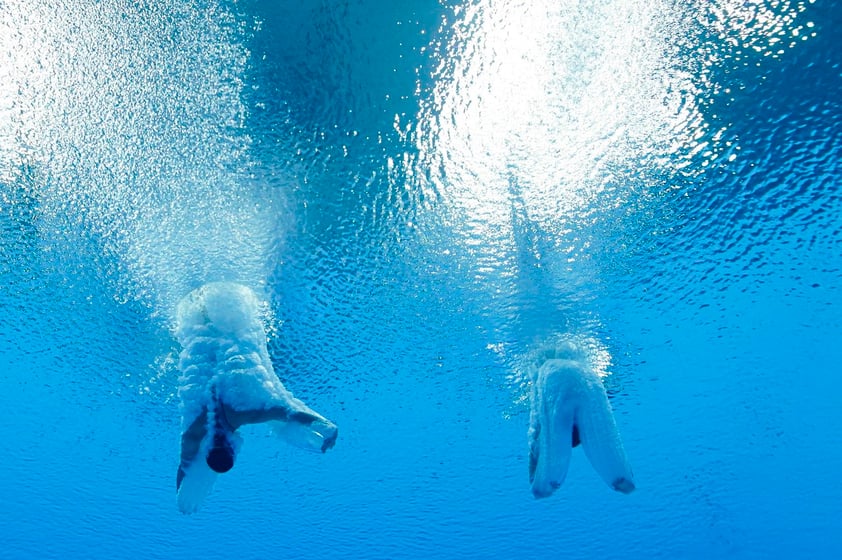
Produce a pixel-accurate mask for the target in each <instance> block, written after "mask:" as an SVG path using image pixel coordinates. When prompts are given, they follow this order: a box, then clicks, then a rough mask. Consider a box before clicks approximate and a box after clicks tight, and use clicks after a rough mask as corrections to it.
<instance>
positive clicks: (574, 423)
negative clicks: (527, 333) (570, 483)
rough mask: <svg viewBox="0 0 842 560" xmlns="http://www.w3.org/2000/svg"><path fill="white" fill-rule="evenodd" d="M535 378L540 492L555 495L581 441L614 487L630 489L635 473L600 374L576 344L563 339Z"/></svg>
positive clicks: (533, 468) (534, 472)
mask: <svg viewBox="0 0 842 560" xmlns="http://www.w3.org/2000/svg"><path fill="white" fill-rule="evenodd" d="M552 354H553V355H550V356H546V360H545V361H543V362H542V363H541V364H540V367H538V369H537V373H536V375H535V378H534V379H533V382H532V394H531V399H530V400H531V411H530V416H529V482H530V483H531V484H532V494H533V495H534V496H535V497H536V498H546V497H549V496H550V495H552V493H553V492H555V491H556V490H557V489H558V488H560V487H561V484H562V483H563V482H564V479H565V478H566V477H567V469H568V467H569V465H570V457H571V454H572V449H573V448H574V447H577V446H578V445H579V444H581V445H582V447H583V448H584V450H585V455H587V457H588V459H589V460H590V463H591V465H592V466H593V468H594V470H595V471H596V472H597V473H598V474H599V475H600V476H601V477H602V479H603V480H604V481H605V482H606V483H607V484H608V485H609V486H611V488H613V489H614V490H616V491H618V492H622V493H624V494H628V493H630V492H632V491H633V490H634V476H633V474H632V470H631V466H630V465H629V461H628V459H627V458H626V452H625V450H624V449H623V444H622V441H621V440H620V433H619V431H618V430H617V424H616V423H615V421H614V414H613V412H612V411H611V404H610V403H609V402H608V396H607V395H606V394H605V387H604V386H603V384H602V380H601V379H600V376H599V374H598V373H597V372H596V371H594V368H593V367H592V366H591V364H590V360H589V359H588V358H587V357H586V356H585V355H584V352H583V351H582V350H581V348H579V347H578V346H577V345H576V344H574V343H572V342H565V343H562V344H559V345H558V347H557V348H556V349H555V351H554V352H553V353H552Z"/></svg>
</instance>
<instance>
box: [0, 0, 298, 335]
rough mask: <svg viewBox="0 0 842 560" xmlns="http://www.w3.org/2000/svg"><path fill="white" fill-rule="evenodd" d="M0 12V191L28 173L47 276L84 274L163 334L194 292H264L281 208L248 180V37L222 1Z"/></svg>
mask: <svg viewBox="0 0 842 560" xmlns="http://www.w3.org/2000/svg"><path fill="white" fill-rule="evenodd" d="M3 11H4V16H5V17H4V22H3V24H4V27H5V28H4V29H3V32H2V33H0V37H2V38H0V41H2V43H3V44H2V49H0V50H3V51H9V52H15V56H14V57H12V58H11V59H10V60H11V62H10V64H9V65H8V66H6V67H5V68H4V70H3V77H4V80H2V81H3V83H4V85H3V86H0V87H3V88H4V91H3V94H4V95H2V96H0V97H2V98H3V99H11V100H12V103H11V107H8V106H7V107H2V108H0V138H2V139H3V140H4V142H2V144H4V148H3V149H4V151H3V152H2V153H0V169H1V170H2V171H0V176H2V177H3V179H4V180H9V181H14V180H15V176H16V174H19V173H20V172H21V169H25V168H26V169H31V170H32V172H33V175H34V177H35V180H34V181H32V187H31V188H32V191H33V192H32V193H31V194H32V195H33V199H34V200H35V201H36V204H37V215H38V228H39V233H40V235H41V237H42V239H43V245H44V249H45V251H48V252H51V253H52V254H54V255H55V254H60V255H62V258H63V259H64V261H63V262H61V263H60V265H61V266H60V267H58V268H61V269H62V270H65V271H67V272H66V274H69V275H72V274H73V273H74V271H76V270H79V269H88V268H91V267H93V268H98V270H96V271H95V272H94V274H95V275H97V276H98V277H99V279H100V281H101V283H102V284H105V285H109V284H111V285H110V286H109V289H111V290H113V293H114V297H115V298H116V299H117V300H118V301H129V300H135V301H141V302H143V303H145V304H147V305H148V306H150V307H151V309H152V311H153V313H156V314H160V315H162V316H163V317H164V318H165V319H170V318H171V316H172V312H173V310H174V307H175V304H176V303H177V302H178V300H179V299H180V298H181V297H182V296H183V295H184V294H185V293H187V292H188V291H190V290H191V289H193V288H195V287H196V286H197V285H200V284H201V283H204V282H206V281H210V280H232V279H237V280H240V281H243V282H246V283H248V284H249V285H252V286H255V287H258V286H260V285H262V283H263V282H264V279H265V278H266V273H265V272H266V270H265V269H266V264H265V262H266V259H267V255H268V254H269V252H270V251H271V250H272V249H277V245H278V244H279V243H281V241H280V239H279V237H280V236H279V235H278V233H279V231H280V229H281V227H280V226H281V224H279V223H278V216H279V215H280V214H281V206H282V201H281V200H280V199H279V197H278V195H277V193H272V192H269V191H268V190H266V189H264V188H262V187H261V186H260V185H258V184H257V182H256V181H255V180H253V179H252V175H253V173H252V169H253V167H254V165H255V163H254V162H253V161H252V160H251V158H250V155H249V146H250V139H249V137H248V134H247V132H246V131H245V128H244V127H245V117H246V113H247V111H246V107H245V106H244V104H243V102H242V90H243V87H244V86H243V76H244V73H245V69H246V65H247V60H248V56H249V53H248V51H247V50H246V48H245V47H244V43H245V40H246V38H247V36H248V27H247V26H246V25H245V23H246V22H244V21H243V20H242V19H241V18H239V16H238V15H237V14H236V13H235V12H233V11H232V10H231V9H230V7H229V6H228V3H226V2H221V1H209V2H176V1H163V2H136V3H125V2H119V1H116V0H105V1H103V2H97V3H93V4H91V3H85V2H79V3H67V2H58V1H53V0H34V1H29V0H26V1H22V0H20V1H18V0H11V1H9V2H4V7H3ZM6 94H8V96H7V95H6ZM6 141H9V142H8V143H7V142H6ZM91 263H93V264H91Z"/></svg>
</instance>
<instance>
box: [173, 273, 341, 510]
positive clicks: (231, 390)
mask: <svg viewBox="0 0 842 560" xmlns="http://www.w3.org/2000/svg"><path fill="white" fill-rule="evenodd" d="M259 311H260V308H259V302H258V299H257V296H256V295H255V294H254V292H252V291H251V290H250V289H248V288H246V287H245V286H241V285H239V284H233V283H223V282H220V283H211V284H206V285H204V286H202V287H201V288H199V289H198V290H195V291H194V292H192V293H191V294H189V295H188V296H187V297H185V298H184V299H183V300H182V301H181V303H180V304H179V306H178V310H177V324H176V336H177V338H178V340H179V342H181V345H182V347H183V350H182V352H181V354H180V356H179V368H180V369H181V377H180V378H179V381H180V384H181V386H180V388H179V396H180V397H181V405H182V423H183V432H182V436H181V461H180V464H179V467H178V475H177V478H176V491H177V493H178V506H179V509H181V511H183V512H185V513H192V512H194V511H196V510H197V509H198V508H199V506H200V505H201V503H202V501H203V500H204V498H205V496H207V494H208V493H209V492H210V491H211V489H212V487H213V483H214V481H215V480H216V476H217V474H220V473H225V472H228V471H229V470H231V468H232V467H233V466H234V462H235V460H236V457H237V452H238V451H239V449H240V447H241V445H242V438H241V437H240V436H239V434H238V433H237V430H238V429H239V428H240V427H241V426H243V425H245V424H257V423H262V422H267V423H269V424H270V425H271V426H272V427H273V429H274V431H275V432H276V433H277V434H278V435H279V436H281V437H282V438H283V439H285V440H287V441H288V442H289V443H292V444H294V445H297V446H299V447H303V448H306V449H309V450H312V451H321V452H325V451H327V450H328V449H330V448H331V447H333V445H334V443H335V442H336V437H337V434H338V429H337V427H336V425H335V424H333V423H332V422H331V421H330V420H327V419H326V418H325V417H323V416H322V415H320V414H318V413H317V412H315V411H313V410H312V409H310V408H309V407H307V405H305V404H304V403H303V402H301V401H300V400H298V399H296V398H295V397H293V395H292V393H290V392H289V391H288V390H287V389H286V388H285V387H284V386H283V384H282V383H281V381H280V379H279V378H278V376H277V375H276V374H275V371H274V368H273V367H272V362H271V360H270V358H269V353H268V350H267V347H266V332H265V330H264V329H263V324H262V323H261V321H260V312H259Z"/></svg>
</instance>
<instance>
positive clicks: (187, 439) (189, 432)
mask: <svg viewBox="0 0 842 560" xmlns="http://www.w3.org/2000/svg"><path fill="white" fill-rule="evenodd" d="M207 426H208V411H207V409H206V408H204V407H202V413H201V414H200V415H199V416H198V417H197V418H196V419H195V420H194V421H193V423H192V424H190V427H189V428H187V429H186V430H185V431H184V433H183V434H181V462H180V464H179V465H178V475H177V477H176V483H175V487H176V490H178V489H179V488H180V487H181V481H182V480H183V479H184V469H186V468H187V465H189V464H190V462H191V461H193V459H195V458H196V455H198V454H199V445H201V443H202V439H203V438H204V437H205V434H206V433H207Z"/></svg>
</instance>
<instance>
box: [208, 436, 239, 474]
mask: <svg viewBox="0 0 842 560" xmlns="http://www.w3.org/2000/svg"><path fill="white" fill-rule="evenodd" d="M205 461H206V462H207V464H208V466H209V467H210V468H211V469H213V470H214V471H215V472H218V473H226V472H228V471H230V470H231V468H232V467H233V466H234V446H232V445H231V442H230V441H229V439H228V438H227V437H226V436H225V434H223V433H220V432H217V433H216V434H214V436H213V447H211V448H210V451H208V455H207V457H206V458H205Z"/></svg>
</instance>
